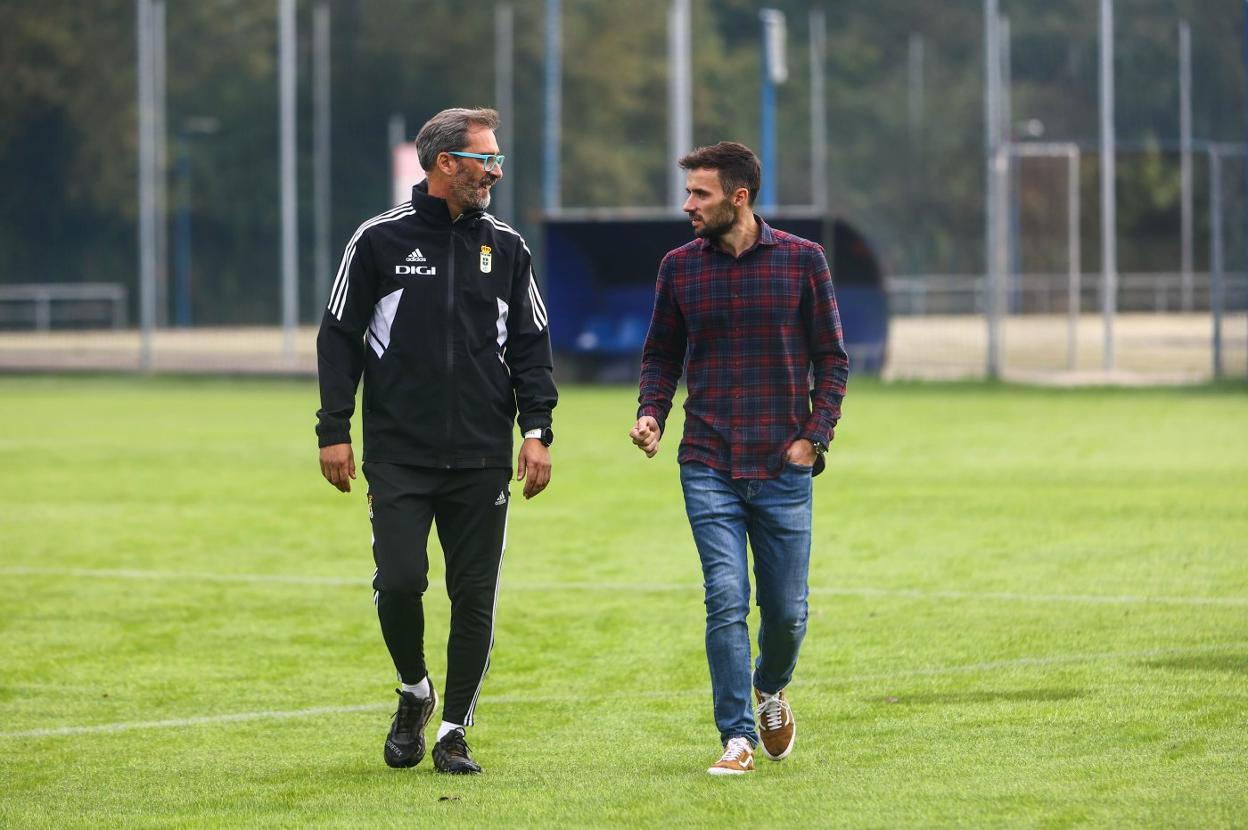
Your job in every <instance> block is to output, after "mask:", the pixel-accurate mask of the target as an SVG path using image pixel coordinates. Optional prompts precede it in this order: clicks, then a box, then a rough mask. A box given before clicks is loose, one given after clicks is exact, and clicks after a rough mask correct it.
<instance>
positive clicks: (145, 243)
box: [135, 0, 156, 371]
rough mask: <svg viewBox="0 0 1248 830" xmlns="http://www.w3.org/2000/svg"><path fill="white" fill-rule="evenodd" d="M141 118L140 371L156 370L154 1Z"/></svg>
mask: <svg viewBox="0 0 1248 830" xmlns="http://www.w3.org/2000/svg"><path fill="white" fill-rule="evenodd" d="M135 35H136V40H137V41H138V44H137V46H138V53H139V54H138V71H137V73H136V74H137V75H138V91H137V95H138V115H139V124H138V128H139V129H138V132H139V330H140V336H139V368H140V369H142V370H143V371H148V370H150V369H151V368H152V329H153V327H154V326H155V323H156V147H155V144H156V129H155V120H156V114H155V109H156V108H155V97H156V96H155V88H154V87H155V84H154V81H153V76H154V75H155V73H154V71H153V62H154V57H153V54H154V52H155V49H154V43H153V40H154V38H153V36H152V3H151V0H135Z"/></svg>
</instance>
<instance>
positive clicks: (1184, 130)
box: [1179, 20, 1195, 311]
mask: <svg viewBox="0 0 1248 830" xmlns="http://www.w3.org/2000/svg"><path fill="white" fill-rule="evenodd" d="M1179 170H1180V188H1181V196H1180V203H1181V210H1180V213H1181V224H1182V231H1181V240H1182V241H1181V245H1182V250H1181V253H1180V257H1181V259H1180V262H1181V266H1180V270H1181V272H1182V276H1181V280H1182V282H1181V291H1182V301H1181V306H1180V307H1181V308H1182V309H1183V310H1184V311H1191V310H1192V307H1193V294H1194V293H1195V292H1194V291H1193V288H1192V286H1193V282H1194V279H1193V276H1192V271H1193V267H1192V31H1191V27H1190V26H1189V25H1188V23H1187V21H1186V20H1184V21H1181V22H1180V23H1179Z"/></svg>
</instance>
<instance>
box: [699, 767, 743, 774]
mask: <svg viewBox="0 0 1248 830" xmlns="http://www.w3.org/2000/svg"><path fill="white" fill-rule="evenodd" d="M753 771H754V770H752V769H724V768H723V767H711V768H710V769H708V770H707V771H706V774H707V775H745V774H747V773H751V772H753Z"/></svg>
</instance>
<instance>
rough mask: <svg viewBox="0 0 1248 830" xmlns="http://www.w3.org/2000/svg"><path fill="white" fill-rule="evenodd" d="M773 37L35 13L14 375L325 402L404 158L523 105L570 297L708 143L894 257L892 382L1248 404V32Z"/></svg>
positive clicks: (830, 31) (576, 24)
mask: <svg viewBox="0 0 1248 830" xmlns="http://www.w3.org/2000/svg"><path fill="white" fill-rule="evenodd" d="M768 5H769V6H770V7H771V8H772V10H774V11H779V12H782V13H783V14H784V17H785V19H786V20H787V26H781V27H777V25H776V24H777V22H778V21H779V18H777V17H776V16H774V15H770V16H768V17H766V18H765V20H764V18H760V17H759V14H758V11H759V10H758V8H756V7H755V6H754V5H753V4H742V3H735V2H734V3H729V2H716V0H625V2H620V0H579V1H578V2H577V3H559V2H557V0H545V2H543V3H514V2H513V3H506V2H499V3H493V4H482V5H480V6H479V7H474V8H475V9H476V13H474V14H472V15H464V14H463V13H462V4H458V3H450V2H446V1H445V0H435V1H434V2H430V3H422V4H412V3H409V2H406V1H405V0H370V2H369V3H343V4H337V3H330V2H328V0H256V2H254V3H246V4H233V5H230V6H228V7H227V6H223V5H221V4H171V3H167V2H163V1H162V0H134V2H133V3H130V2H119V3H111V4H79V3H71V2H69V0H52V2H46V0H45V2H34V0H14V1H13V2H11V3H8V4H6V5H5V9H4V10H3V12H0V14H4V15H6V16H7V19H5V20H2V21H0V24H3V25H5V29H6V32H7V34H6V43H9V44H12V45H13V48H12V49H8V50H6V52H5V54H4V55H3V56H0V70H3V71H4V73H5V76H6V77H7V78H9V79H10V88H11V90H12V92H13V94H11V95H8V96H6V97H3V98H0V121H3V123H4V124H5V125H6V127H5V129H4V130H3V131H0V175H2V176H3V178H4V179H5V181H6V183H8V184H9V187H7V188H6V193H5V194H3V197H2V198H0V250H3V251H4V252H5V254H6V256H5V258H4V259H5V264H4V265H3V266H0V369H9V370H37V369H54V368H92V367H96V368H112V369H146V370H154V371H163V370H176V371H201V370H202V371H265V372H311V371H314V359H313V340H314V329H315V326H316V323H317V321H318V320H319V314H320V309H321V308H322V306H323V303H324V297H322V296H320V294H321V293H323V287H324V286H325V285H326V284H327V282H328V277H329V273H328V272H329V271H331V270H332V268H333V267H334V265H335V260H336V258H337V253H338V250H337V249H339V248H340V247H341V246H342V245H343V244H344V243H345V241H346V240H347V239H348V238H349V237H350V234H351V232H352V231H353V229H354V228H355V227H356V225H357V224H358V223H359V222H360V221H361V220H363V219H364V218H366V217H368V216H372V215H375V214H377V213H378V212H380V211H381V210H384V209H385V208H386V207H388V206H389V204H390V198H391V197H390V195H389V194H390V193H391V189H392V181H391V172H392V164H393V158H392V150H393V145H394V144H395V143H396V142H397V141H400V140H402V139H403V138H410V137H411V135H412V133H413V132H414V130H415V128H416V126H418V125H419V124H420V123H421V122H422V121H423V120H424V119H425V118H427V117H428V116H429V115H431V114H432V113H434V112H436V111H437V110H439V109H441V108H443V107H446V106H454V105H465V104H468V105H472V104H486V105H489V104H496V105H498V106H499V107H500V108H501V109H503V111H504V117H505V119H506V120H507V127H506V130H505V132H504V133H503V134H500V138H502V137H506V138H507V140H508V145H509V146H508V147H507V148H506V151H507V153H508V164H509V165H510V166H509V168H508V173H507V177H506V178H505V179H504V182H503V185H502V186H501V187H502V188H504V189H503V190H500V191H499V197H500V200H499V202H498V210H499V211H501V212H502V214H503V215H502V218H504V219H505V220H507V221H509V222H511V223H512V224H514V225H516V226H517V227H519V228H520V229H521V231H522V232H524V234H525V235H526V237H527V238H528V240H529V242H530V244H531V246H532V247H533V248H534V252H535V254H536V258H537V263H538V275H539V280H540V278H541V263H542V261H543V257H544V255H545V252H543V251H542V250H540V244H541V242H540V240H541V234H540V232H539V228H540V224H541V221H542V217H543V215H544V212H545V211H547V210H550V209H552V208H554V207H559V206H562V207H570V206H580V205H584V206H588V207H604V208H621V207H625V208H626V207H635V206H660V205H670V203H671V201H672V200H673V199H674V198H678V195H679V194H678V188H677V187H676V182H675V180H674V178H673V171H674V170H675V167H674V164H673V157H674V155H675V154H676V153H678V152H683V150H684V149H687V148H681V147H679V146H678V144H680V143H685V142H687V143H692V144H706V143H711V142H713V141H716V140H719V139H722V138H734V139H737V140H741V141H744V142H745V143H747V144H750V145H752V146H754V147H755V148H756V149H759V150H760V152H764V154H765V155H767V157H768V158H770V159H774V160H773V161H772V162H771V164H770V165H769V169H767V170H766V171H765V176H766V178H767V181H768V185H769V188H771V191H770V192H773V193H774V198H775V199H776V201H777V203H778V204H779V205H780V206H798V205H804V206H809V205H815V206H824V205H826V206H827V209H828V210H829V211H830V212H832V213H835V214H837V215H840V216H843V217H845V218H847V219H848V220H849V221H850V222H851V223H853V224H854V226H855V227H857V228H860V229H861V230H862V231H863V232H864V233H865V234H866V236H867V237H868V238H869V239H870V241H871V243H872V245H873V247H874V248H875V249H876V253H877V254H878V255H879V257H880V259H881V261H882V262H883V263H884V266H885V269H886V271H887V272H888V273H889V274H892V275H893V276H890V277H889V278H888V291H889V297H890V302H891V310H892V314H893V321H892V339H891V342H890V346H889V361H888V364H887V368H886V374H887V375H889V376H894V377H909V376H930V377H945V376H955V377H965V376H982V375H985V374H990V373H994V371H995V372H996V373H998V374H1002V375H1004V376H1007V377H1027V378H1035V379H1045V378H1047V379H1051V380H1061V379H1063V378H1064V377H1073V376H1075V375H1074V374H1072V373H1075V374H1078V376H1080V377H1087V378H1089V379H1100V380H1111V381H1112V380H1117V379H1120V378H1125V379H1128V380H1143V381H1148V380H1149V379H1153V380H1170V379H1183V380H1201V379H1207V378H1209V377H1212V376H1214V375H1215V374H1220V375H1223V376H1229V377H1248V355H1246V354H1245V352H1246V351H1248V349H1246V346H1245V340H1246V338H1248V325H1246V324H1245V318H1244V309H1245V307H1246V306H1248V297H1246V294H1248V288H1246V286H1245V272H1246V271H1248V233H1245V229H1246V228H1248V209H1246V203H1248V198H1246V197H1248V183H1246V180H1248V165H1246V164H1245V163H1244V157H1243V151H1244V146H1245V122H1246V120H1248V118H1246V112H1248V107H1246V106H1245V101H1246V100H1248V95H1246V93H1245V90H1246V88H1248V85H1246V84H1245V80H1244V57H1243V54H1244V30H1245V21H1244V4H1243V3H1242V2H1241V0H1114V1H1113V2H1110V1H1109V0H1102V2H1100V3H1090V2H1086V0H980V2H958V3H954V2H941V3H932V4H918V3H913V2H911V1H910V0H842V2H837V3H831V2H823V1H822V0H776V2H773V3H769V4H768ZM1107 6H1108V8H1109V9H1110V10H1111V11H1112V20H1113V23H1114V25H1113V26H1112V28H1111V29H1109V30H1108V32H1107V30H1106V27H1105V21H1104V11H1105V8H1106V7H1107ZM765 21H766V23H765ZM56 32H62V33H65V34H66V37H65V38H62V39H58V38H56V37H52V36H51V35H50V34H49V33H56ZM764 32H767V33H769V36H770V38H771V41H770V42H771V44H772V45H771V47H770V48H771V49H772V50H775V51H773V52H771V53H767V54H766V55H765V54H764V52H763V46H762V44H763V41H764ZM58 43H63V44H71V45H72V49H71V48H65V49H64V50H63V51H58V47H57V45H56V44H58ZM1107 43H1108V44H1109V45H1110V46H1112V48H1113V50H1114V55H1113V60H1111V61H1110V68H1111V69H1112V70H1113V73H1112V74H1113V83H1112V87H1111V88H1112V90H1114V91H1115V92H1116V99H1115V103H1114V104H1113V105H1112V106H1111V107H1110V112H1111V115H1112V117H1111V118H1109V123H1110V124H1111V125H1112V127H1113V140H1112V142H1111V144H1110V145H1109V146H1111V147H1112V148H1113V149H1114V153H1115V154H1114V161H1113V176H1112V177H1111V178H1110V186H1109V190H1108V191H1107V190H1106V189H1105V184H1104V181H1103V179H1102V177H1101V173H1102V170H1104V169H1107V165H1108V164H1109V161H1108V157H1107V156H1105V153H1104V146H1105V145H1104V144H1103V142H1102V135H1103V133H1104V125H1105V122H1106V119H1105V118H1104V117H1103V116H1104V113H1105V112H1106V110H1105V107H1104V101H1103V96H1104V86H1103V85H1102V84H1101V77H1102V73H1103V70H1104V61H1103V60H1102V56H1103V55H1104V54H1105V46H1106V44H1107ZM414 44H418V47H417V46H414ZM786 52H787V54H785V53H786ZM87 56H89V59H88V58H87ZM777 62H780V63H782V64H783V65H782V66H778V65H777ZM764 63H765V64H766V66H767V68H768V71H767V72H761V71H760V69H761V68H762V67H761V64H764ZM101 67H105V68H107V71H101ZM994 165H996V166H997V167H999V168H1000V169H1001V171H1002V175H1003V178H1001V179H994V178H993V173H992V171H993V170H994V169H996V168H994ZM1107 193H1108V194H1110V195H1111V198H1112V201H1113V202H1114V207H1115V216H1114V218H1113V220H1112V222H1111V223H1110V224H1109V225H1106V222H1105V220H1104V219H1103V218H1102V217H1103V215H1104V214H1103V211H1104V208H1105V205H1106V194H1107ZM144 217H148V219H147V224H144ZM1107 227H1109V228H1112V230H1113V233H1114V235H1115V237H1116V238H1115V239H1113V240H1110V241H1109V242H1107V241H1106V240H1107V235H1106V228H1107ZM1072 245H1073V246H1074V247H1073V248H1072ZM1072 251H1073V253H1072ZM1107 251H1110V254H1109V255H1108V256H1107ZM143 252H149V253H148V254H147V255H146V257H147V258H146V259H145V258H144V256H143V255H141V254H142V253H143ZM655 265H656V266H657V263H655ZM1106 272H1109V273H1108V274H1107V273H1106ZM141 274H143V275H144V279H141V278H140V275H141ZM1107 276H1108V277H1109V278H1110V279H1108V280H1107ZM1072 280H1074V282H1072ZM148 284H154V285H155V289H154V290H151V289H149V288H148V287H147V285H148ZM1106 284H1109V285H1111V286H1112V290H1111V291H1110V292H1109V294H1108V297H1109V299H1110V300H1111V302H1109V303H1108V305H1107V294H1106V292H1105V290H1104V286H1105V285H1106ZM994 310H995V313H996V314H997V319H996V322H995V323H994V322H993V314H994ZM144 324H145V325H144ZM552 325H556V326H557V325H559V321H558V320H552ZM994 348H995V349H997V350H998V353H997V355H996V357H994V351H993V350H994ZM1107 349H1108V351H1109V352H1110V353H1112V355H1113V357H1114V361H1113V365H1112V368H1110V369H1108V370H1107V367H1106V362H1105V360H1104V357H1105V355H1106V353H1107ZM994 361H995V363H994ZM994 366H995V369H994ZM1096 370H1099V372H1100V374H1099V375H1096V374H1095V372H1096Z"/></svg>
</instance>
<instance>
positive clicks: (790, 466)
mask: <svg viewBox="0 0 1248 830" xmlns="http://www.w3.org/2000/svg"><path fill="white" fill-rule="evenodd" d="M784 468H785V469H786V470H789V471H790V472H795V473H802V474H803V475H808V476H813V475H814V474H815V468H814V467H813V466H812V467H808V466H806V465H805V464H798V463H796V462H793V461H790V460H789V459H787V458H786V459H784Z"/></svg>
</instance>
